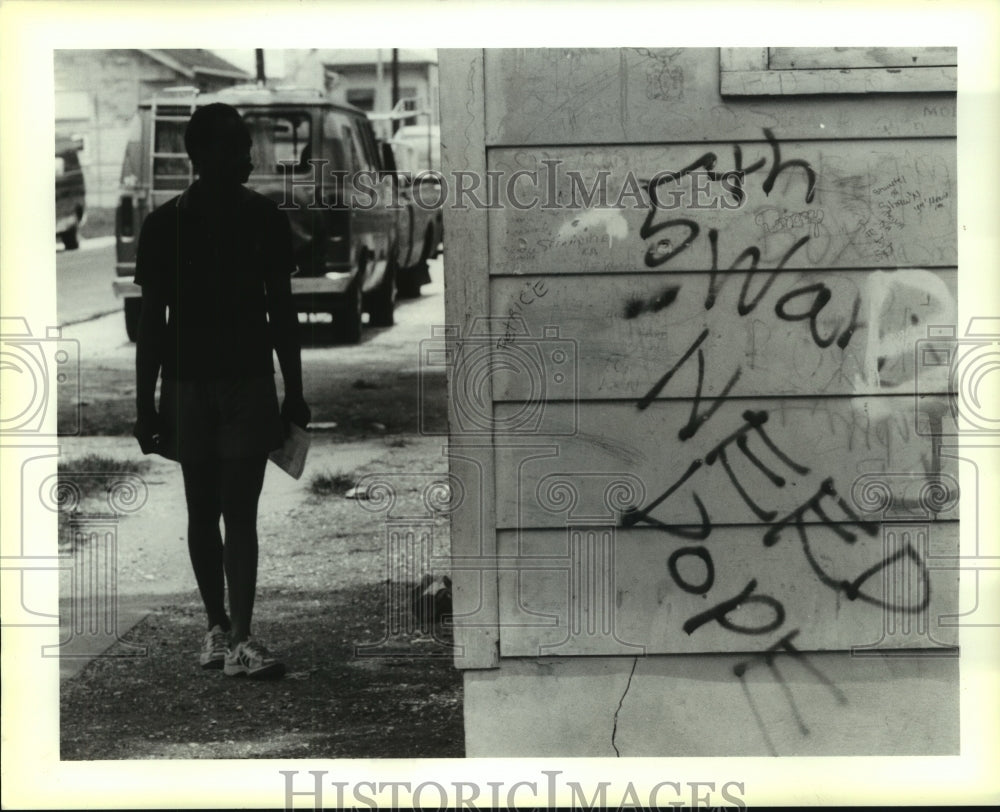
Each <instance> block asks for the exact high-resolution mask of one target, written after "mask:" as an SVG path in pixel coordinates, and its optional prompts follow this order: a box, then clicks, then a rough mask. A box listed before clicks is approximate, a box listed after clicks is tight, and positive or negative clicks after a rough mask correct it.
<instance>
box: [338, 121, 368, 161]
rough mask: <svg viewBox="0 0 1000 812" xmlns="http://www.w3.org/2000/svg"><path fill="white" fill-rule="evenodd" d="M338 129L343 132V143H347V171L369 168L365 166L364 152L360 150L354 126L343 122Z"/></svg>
mask: <svg viewBox="0 0 1000 812" xmlns="http://www.w3.org/2000/svg"><path fill="white" fill-rule="evenodd" d="M340 131H341V133H342V134H343V138H344V143H345V144H346V145H347V156H348V166H347V170H348V171H349V172H357V171H358V170H359V169H367V168H369V167H367V166H366V164H367V161H366V160H365V156H364V152H362V149H361V144H360V143H358V135H357V133H356V132H354V128H353V127H350V126H349V125H347V124H345V125H344V126H343V127H342V128H341V130H340Z"/></svg>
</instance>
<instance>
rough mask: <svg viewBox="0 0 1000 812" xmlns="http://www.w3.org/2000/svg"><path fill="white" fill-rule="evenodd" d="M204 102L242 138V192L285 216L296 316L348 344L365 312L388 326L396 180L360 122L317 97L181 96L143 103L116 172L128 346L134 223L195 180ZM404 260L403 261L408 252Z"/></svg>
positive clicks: (258, 93) (133, 301)
mask: <svg viewBox="0 0 1000 812" xmlns="http://www.w3.org/2000/svg"><path fill="white" fill-rule="evenodd" d="M212 102H225V103H226V104H230V105H232V106H233V107H235V108H237V109H238V110H239V111H240V112H241V113H242V115H243V118H244V121H245V122H246V123H247V126H248V127H249V129H250V133H251V137H252V138H253V148H252V152H251V160H252V161H253V164H254V169H253V172H252V174H251V175H250V179H249V181H248V183H247V186H248V187H250V188H251V189H254V190H255V191H257V192H259V193H261V194H263V195H266V196H268V197H271V198H272V199H274V200H277V201H279V202H280V203H281V204H282V208H284V209H286V210H287V211H288V215H289V220H290V223H291V227H292V238H293V247H294V250H295V258H296V264H297V267H298V270H297V272H296V273H295V275H294V276H293V277H292V295H293V297H294V300H295V303H296V306H297V308H298V310H299V312H300V313H329V314H331V316H332V319H333V327H334V330H335V331H336V333H337V335H338V337H339V338H340V339H341V340H342V341H344V342H347V343H355V342H357V341H359V340H360V338H361V334H362V322H363V317H362V314H363V313H364V312H367V313H368V314H369V323H370V324H372V325H375V326H389V325H391V324H392V323H393V311H394V308H395V302H396V296H397V285H398V283H399V280H400V279H401V276H400V271H401V268H402V266H401V265H400V248H399V245H400V243H399V219H400V218H399V211H398V205H396V204H395V203H394V198H395V195H396V192H395V190H394V188H393V183H394V180H393V178H392V177H391V173H387V172H386V171H385V167H384V166H383V164H382V160H383V158H382V155H381V151H380V150H379V148H378V146H377V144H376V141H375V136H374V132H373V130H372V126H371V123H370V122H369V120H368V119H367V118H366V116H365V113H364V112H363V111H361V110H359V109H357V108H355V107H351V106H349V105H344V104H338V103H334V102H331V101H330V100H329V99H327V98H326V97H325V96H324V95H323V94H322V93H321V92H320V91H317V90H309V89H294V88H285V89H281V88H278V89H270V88H260V87H257V86H256V85H253V86H245V87H244V86H237V87H234V88H226V89H225V90H221V91H217V92H214V93H209V94H200V93H198V92H197V90H196V89H193V88H178V89H176V90H174V91H169V92H166V93H163V94H161V95H160V96H157V97H155V98H153V99H150V100H148V101H145V102H142V103H140V105H139V110H138V113H137V115H136V118H135V120H134V121H133V124H132V131H131V135H130V138H129V143H128V146H127V148H126V152H125V159H124V161H123V165H122V174H121V195H120V199H119V204H118V208H117V213H116V224H115V236H116V252H117V256H116V265H115V270H116V276H117V278H116V279H115V281H114V283H113V287H114V291H115V293H116V294H117V295H118V296H119V297H121V298H124V300H125V329H126V332H127V334H128V336H129V338H130V339H131V340H133V341H134V340H135V335H136V330H137V327H138V320H139V303H140V296H141V293H142V291H141V289H140V288H139V287H138V286H137V285H135V284H134V282H133V279H132V278H133V276H134V275H135V254H136V248H137V243H138V236H139V232H140V229H141V228H142V223H143V220H144V219H145V217H146V215H147V214H149V212H150V211H152V210H153V209H155V208H156V207H157V206H159V205H161V204H163V203H165V202H166V201H167V200H169V199H170V198H172V197H174V196H176V195H179V194H180V193H181V192H182V191H184V189H186V188H187V187H188V186H189V185H190V184H191V183H192V182H193V181H194V173H193V168H192V166H191V162H190V161H189V159H188V156H187V154H186V152H185V149H184V129H185V127H186V125H187V122H188V120H189V119H190V117H191V114H192V113H193V112H194V110H195V109H196V108H197V107H199V106H201V105H206V104H210V103H212ZM358 190H360V192H361V193H360V194H358V193H357V191H358ZM403 261H404V262H410V261H411V257H410V254H409V252H408V253H407V255H406V256H405V257H404V258H403ZM416 262H417V263H419V259H418V260H416Z"/></svg>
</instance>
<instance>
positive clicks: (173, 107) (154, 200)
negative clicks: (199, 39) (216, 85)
mask: <svg viewBox="0 0 1000 812" xmlns="http://www.w3.org/2000/svg"><path fill="white" fill-rule="evenodd" d="M174 90H175V92H178V94H179V92H180V91H181V90H182V88H176V89H174ZM194 95H197V92H196V93H195V94H194ZM196 107H197V105H196V104H195V102H194V100H193V99H192V101H191V103H190V104H188V105H182V104H173V103H171V104H169V105H166V104H162V103H161V104H157V102H156V101H155V100H154V101H153V102H152V103H151V118H150V132H149V178H150V197H151V200H150V204H151V206H150V208H151V209H155V208H157V207H158V206H160V205H161V204H162V203H164V202H165V201H167V200H169V199H170V198H171V197H175V196H176V195H178V194H180V193H181V192H182V191H183V189H181V188H176V187H174V188H169V189H164V188H162V187H161V188H157V179H158V175H157V173H156V161H157V159H158V158H162V159H174V160H183V161H184V162H185V164H186V165H187V175H186V177H185V176H184V175H171V176H170V177H176V178H184V188H187V187H188V186H190V185H191V184H192V183H193V182H194V166H193V164H192V163H191V160H190V158H188V155H187V152H186V151H185V152H158V151H157V149H156V135H157V131H158V130H159V125H160V123H161V122H164V123H165V122H176V123H182V124H186V123H187V122H188V121H189V120H190V118H191V115H192V114H193V113H194V111H195V109H196ZM164 108H166V109H164Z"/></svg>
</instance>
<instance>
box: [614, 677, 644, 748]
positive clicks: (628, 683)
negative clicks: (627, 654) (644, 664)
mask: <svg viewBox="0 0 1000 812" xmlns="http://www.w3.org/2000/svg"><path fill="white" fill-rule="evenodd" d="M638 664H639V658H638V657H633V658H632V670H631V671H630V672H629V675H628V682H627V683H626V685H625V691H624V693H622V697H621V699H619V700H618V707H617V708H616V709H615V723H614V727H613V728H612V729H611V746H612V747H614V748H615V756H617V757H618V758H621V753H620V752H618V745H617V744H615V737H616V736H617V735H618V713H619V711H621V709H622V705H623V704H624V703H625V697H626V696H627V695H628V689H629V688H631V687H632V677H633V676H634V675H635V667H636V666H637V665H638Z"/></svg>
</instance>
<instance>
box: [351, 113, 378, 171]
mask: <svg viewBox="0 0 1000 812" xmlns="http://www.w3.org/2000/svg"><path fill="white" fill-rule="evenodd" d="M354 132H355V135H356V136H357V138H358V141H359V142H360V144H361V154H362V155H363V156H364V164H363V168H364V169H368V170H374V169H375V168H376V167H378V166H379V165H380V164H381V163H382V162H381V161H380V160H379V158H378V152H377V151H376V150H375V140H374V139H373V138H372V135H371V130H369V129H368V128H367V127H365V125H364V122H362V121H361V120H359V119H354Z"/></svg>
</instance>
